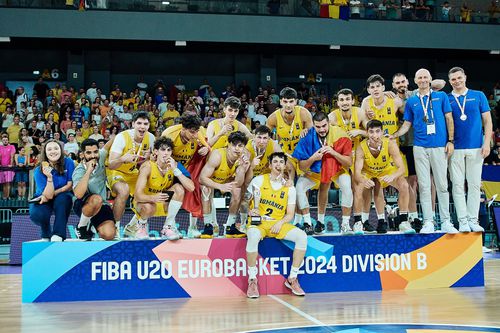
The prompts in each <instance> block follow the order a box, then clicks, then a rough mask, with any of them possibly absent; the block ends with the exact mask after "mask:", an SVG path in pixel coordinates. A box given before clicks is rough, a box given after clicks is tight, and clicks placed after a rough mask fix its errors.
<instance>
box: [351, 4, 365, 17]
mask: <svg viewBox="0 0 500 333" xmlns="http://www.w3.org/2000/svg"><path fill="white" fill-rule="evenodd" d="M349 7H350V8H351V18H361V7H363V4H362V3H361V1H360V0H351V1H350V2H349Z"/></svg>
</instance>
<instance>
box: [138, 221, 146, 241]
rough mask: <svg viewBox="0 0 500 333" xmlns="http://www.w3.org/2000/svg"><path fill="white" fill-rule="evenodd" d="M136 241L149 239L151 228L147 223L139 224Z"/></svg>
mask: <svg viewBox="0 0 500 333" xmlns="http://www.w3.org/2000/svg"><path fill="white" fill-rule="evenodd" d="M135 239H149V228H148V224H147V223H137V232H136V233H135Z"/></svg>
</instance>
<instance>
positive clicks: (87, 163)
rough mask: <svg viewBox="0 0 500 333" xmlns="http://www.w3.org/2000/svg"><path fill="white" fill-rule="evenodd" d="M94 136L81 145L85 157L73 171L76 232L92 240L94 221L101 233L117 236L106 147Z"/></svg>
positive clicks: (107, 238) (96, 228)
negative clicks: (108, 197)
mask: <svg viewBox="0 0 500 333" xmlns="http://www.w3.org/2000/svg"><path fill="white" fill-rule="evenodd" d="M98 146H99V143H98V142H97V141H96V140H94V139H85V140H84V141H83V142H82V144H81V147H80V149H81V150H82V152H83V160H82V161H81V163H80V164H78V165H77V166H76V168H75V171H73V193H74V194H75V197H76V200H75V201H74V204H73V210H74V211H75V214H76V215H79V216H80V222H79V223H78V226H77V228H76V235H77V236H78V238H80V239H84V240H91V239H92V237H93V236H94V233H93V232H92V231H91V230H90V226H91V225H92V226H93V227H94V228H95V230H96V231H97V233H98V234H99V237H101V238H102V239H104V240H113V239H114V238H115V236H116V228H115V219H114V217H113V210H112V209H111V206H110V205H109V204H108V202H107V201H106V170H105V161H106V157H107V155H108V154H107V151H106V149H100V150H99V148H98Z"/></svg>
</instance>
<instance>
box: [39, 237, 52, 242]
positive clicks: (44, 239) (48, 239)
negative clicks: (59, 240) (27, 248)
mask: <svg viewBox="0 0 500 333" xmlns="http://www.w3.org/2000/svg"><path fill="white" fill-rule="evenodd" d="M40 242H50V238H42V239H40Z"/></svg>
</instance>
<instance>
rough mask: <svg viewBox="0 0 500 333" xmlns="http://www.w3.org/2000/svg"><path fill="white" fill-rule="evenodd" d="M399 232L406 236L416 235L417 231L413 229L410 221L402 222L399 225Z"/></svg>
mask: <svg viewBox="0 0 500 333" xmlns="http://www.w3.org/2000/svg"><path fill="white" fill-rule="evenodd" d="M399 231H401V232H402V233H405V234H415V233H416V231H415V229H413V228H412V227H411V224H410V222H408V221H405V222H401V223H400V224H399Z"/></svg>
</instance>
